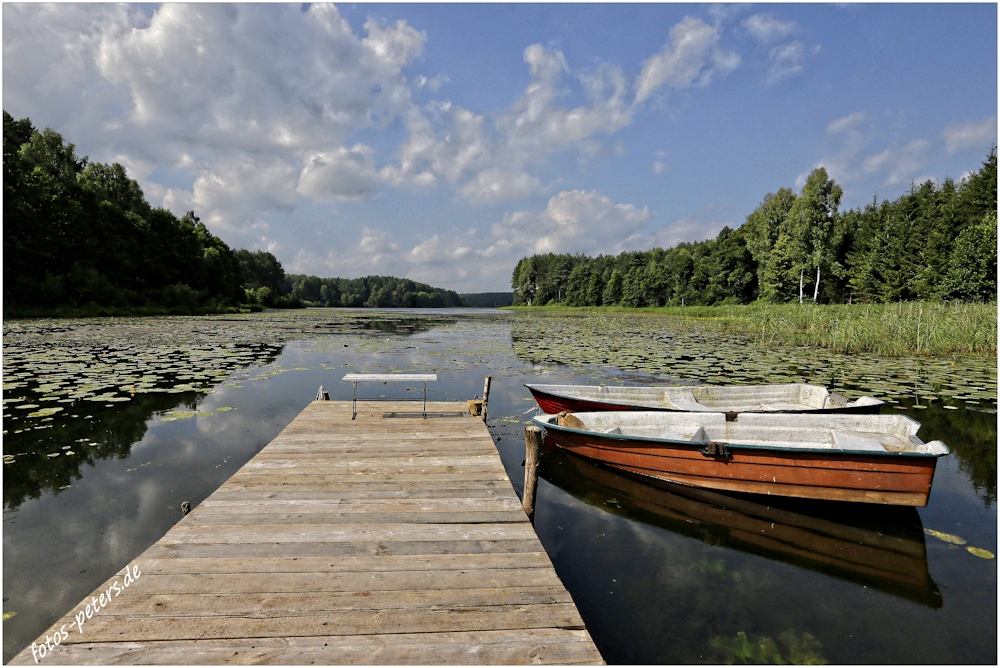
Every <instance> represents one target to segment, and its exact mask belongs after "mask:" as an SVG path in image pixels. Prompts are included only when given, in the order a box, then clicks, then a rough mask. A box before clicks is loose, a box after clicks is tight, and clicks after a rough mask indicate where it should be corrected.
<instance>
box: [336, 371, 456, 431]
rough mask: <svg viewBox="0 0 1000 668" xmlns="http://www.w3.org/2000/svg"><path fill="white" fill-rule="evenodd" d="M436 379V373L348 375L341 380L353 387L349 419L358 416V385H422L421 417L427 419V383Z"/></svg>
mask: <svg viewBox="0 0 1000 668" xmlns="http://www.w3.org/2000/svg"><path fill="white" fill-rule="evenodd" d="M437 379H438V377H437V374H436V373H349V374H347V375H346V376H344V377H343V379H342V380H343V382H345V383H351V384H352V385H353V386H354V403H353V404H352V406H351V408H352V415H351V419H352V420H353V419H354V418H356V417H357V416H358V383H383V384H385V383H411V384H416V383H423V384H424V410H423V416H424V417H427V383H431V382H434V381H436V380H437Z"/></svg>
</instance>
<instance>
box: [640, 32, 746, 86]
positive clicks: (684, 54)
mask: <svg viewBox="0 0 1000 668" xmlns="http://www.w3.org/2000/svg"><path fill="white" fill-rule="evenodd" d="M721 34H722V30H721V28H719V27H713V26H710V25H708V24H706V23H704V22H703V21H701V20H699V19H696V18H692V17H690V16H688V17H685V18H684V19H683V20H682V21H681V22H680V23H678V24H677V25H675V26H674V27H673V28H671V29H670V39H669V41H668V42H667V44H666V45H665V46H664V47H663V51H661V52H660V53H658V54H656V55H655V56H652V57H651V58H649V59H648V60H646V62H644V63H643V66H642V72H641V73H640V74H639V79H638V81H637V82H636V86H635V89H636V92H635V102H636V103H639V102H642V101H643V100H645V99H646V98H648V97H649V96H650V95H651V94H652V93H653V92H654V91H655V90H656V89H657V88H659V87H661V86H664V85H666V86H670V87H672V88H687V87H689V86H706V85H708V84H709V83H711V81H712V77H713V76H714V75H715V74H716V73H720V74H726V73H727V72H730V71H732V70H734V69H736V67H737V66H738V65H739V64H740V57H739V54H737V53H735V52H732V51H724V50H722V49H721V48H720V47H719V37H720V36H721Z"/></svg>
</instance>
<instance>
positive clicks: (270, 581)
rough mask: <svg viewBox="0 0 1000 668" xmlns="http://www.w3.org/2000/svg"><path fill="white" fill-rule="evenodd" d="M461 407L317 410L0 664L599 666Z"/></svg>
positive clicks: (496, 464) (324, 406)
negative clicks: (417, 411) (131, 577)
mask: <svg viewBox="0 0 1000 668" xmlns="http://www.w3.org/2000/svg"><path fill="white" fill-rule="evenodd" d="M465 409H466V405H465V403H454V402H452V403H445V402H430V403H428V404H427V409H426V410H427V411H428V415H429V416H430V417H428V418H426V419H425V418H421V417H417V418H413V417H394V418H386V417H383V414H384V413H386V412H394V411H413V403H412V402H399V403H392V404H387V403H384V402H382V403H371V402H365V403H361V402H359V404H358V410H359V414H358V417H357V419H356V420H351V402H349V401H348V402H342V401H314V402H313V403H311V404H310V405H309V406H308V407H307V408H306V409H305V410H303V411H302V413H301V414H299V416H298V417H296V418H295V420H293V421H292V423H291V424H289V425H288V427H286V428H285V430H284V431H282V432H281V434H279V435H278V437H277V438H276V439H274V441H272V442H271V443H269V444H268V445H267V446H266V447H265V448H264V449H263V450H261V451H260V452H259V453H258V454H257V455H256V456H255V457H254V458H253V459H251V460H250V461H249V462H247V463H246V465H245V466H243V468H241V469H240V470H239V471H238V472H237V473H236V474H235V475H234V476H233V477H232V478H230V479H229V480H228V481H227V482H226V483H225V484H223V485H222V487H220V488H219V489H218V490H217V491H216V492H215V493H214V494H212V495H211V496H209V497H208V498H207V499H206V500H205V501H204V502H203V503H201V504H200V505H198V506H197V507H196V508H194V510H193V511H192V512H191V513H190V514H189V515H187V516H186V517H184V518H183V519H181V520H180V521H179V522H178V523H177V524H176V525H175V526H174V527H173V528H172V529H171V530H170V531H168V532H167V534H166V535H165V536H164V537H163V538H162V539H160V540H159V541H158V542H156V543H155V544H154V545H153V546H152V547H150V548H149V549H148V550H146V551H145V552H144V553H143V554H142V555H140V556H139V557H138V558H137V559H135V560H134V561H133V562H132V564H130V565H129V566H128V567H127V568H133V569H134V568H136V567H137V568H138V571H139V576H138V578H136V579H135V581H134V582H132V583H131V584H130V585H129V586H128V587H123V578H124V575H125V569H123V570H122V571H121V572H120V573H119V574H117V575H116V576H115V577H113V578H111V579H110V580H109V581H108V582H107V583H106V584H104V585H102V586H101V587H100V588H99V589H98V590H97V591H95V592H94V594H93V597H95V598H96V599H98V600H97V603H98V604H102V603H103V605H102V606H101V609H100V610H98V611H96V612H94V611H93V607H95V606H92V609H91V611H90V612H92V613H93V616H92V617H91V618H89V619H87V618H86V612H87V610H86V605H87V603H90V602H91V601H92V597H91V596H88V597H87V598H86V600H85V601H83V602H81V603H80V604H79V605H78V606H76V607H74V608H73V609H72V610H71V611H69V612H68V613H67V615H66V616H65V617H64V618H62V619H60V620H59V621H57V622H56V623H55V624H54V625H53V626H52V628H50V629H49V630H48V631H47V632H46V633H45V634H42V636H41V637H40V639H39V641H36V654H35V655H34V656H33V654H32V647H31V646H29V647H27V648H26V649H25V650H24V651H22V652H21V653H20V654H18V655H17V656H16V657H15V658H14V659H13V661H12V662H11V663H21V664H23V663H28V664H34V663H36V657H37V655H38V647H37V645H39V644H44V643H45V642H46V636H48V637H49V638H50V639H51V638H53V636H54V634H57V633H59V632H60V630H64V632H65V633H64V634H61V635H60V636H59V637H60V638H62V640H61V642H60V644H59V646H55V645H54V643H52V641H51V640H50V641H49V645H51V646H52V647H53V649H52V650H46V652H45V656H44V657H43V658H40V659H39V660H38V663H62V664H104V663H128V664H138V663H155V664H168V663H173V664H216V663H286V664H287V663H290V664H308V663H318V664H350V663H361V664H488V663H515V664H529V663H530V664H546V663H547V664H552V663H555V664H577V663H602V659H601V655H600V653H599V652H598V650H597V648H596V646H595V645H594V643H593V641H592V640H591V637H590V634H589V633H588V632H587V630H586V629H585V628H584V625H583V620H582V619H581V618H580V614H579V612H578V611H577V609H576V606H575V605H574V603H573V600H572V598H571V597H570V595H569V592H567V591H566V589H565V587H564V586H563V584H562V582H561V581H560V580H559V578H558V576H557V575H556V572H555V570H554V568H553V566H552V563H551V561H550V560H549V558H548V555H546V553H545V550H544V549H543V547H542V545H541V543H540V542H539V540H538V537H537V536H536V535H535V532H534V529H533V528H532V526H531V524H530V523H529V522H528V520H527V517H526V516H525V514H524V511H523V510H522V509H521V503H520V501H519V500H518V498H517V495H516V494H515V493H514V490H513V488H512V487H511V483H510V481H509V480H508V478H507V475H506V473H505V472H504V468H503V465H502V464H501V462H500V457H499V455H498V453H497V450H496V447H495V446H494V444H493V440H492V438H491V437H490V435H489V433H488V431H487V429H486V427H485V425H484V424H483V422H482V420H481V419H480V418H477V417H471V416H464V417H457V416H454V415H452V416H447V417H441V416H437V415H436V414H445V413H454V412H457V411H462V412H464V411H465ZM116 583H117V585H118V588H119V590H120V593H115V590H114V586H115V584H116ZM109 590H110V591H109ZM102 592H104V593H105V594H106V595H107V598H106V599H105V600H103V601H101V600H100V595H101V593H102ZM81 612H83V613H84V614H83V615H82V617H83V619H84V623H83V629H82V632H80V631H79V630H78V629H77V627H76V626H75V625H74V623H75V622H76V621H77V619H78V618H79V617H81V615H79V613H81ZM63 625H65V626H63Z"/></svg>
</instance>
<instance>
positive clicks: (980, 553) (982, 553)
mask: <svg viewBox="0 0 1000 668" xmlns="http://www.w3.org/2000/svg"><path fill="white" fill-rule="evenodd" d="M965 549H966V550H968V551H969V553H970V554H974V555H976V556H977V557H979V558H980V559H995V558H996V555H995V554H993V553H992V552H990V551H989V550H984V549H983V548H981V547H972V546H969V547H966V548H965Z"/></svg>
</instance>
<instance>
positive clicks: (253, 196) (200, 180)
mask: <svg viewBox="0 0 1000 668" xmlns="http://www.w3.org/2000/svg"><path fill="white" fill-rule="evenodd" d="M296 181H297V170H296V169H295V167H294V166H292V165H289V164H287V163H286V162H284V161H282V160H276V159H268V160H265V159H262V158H261V157H260V156H243V157H234V158H226V159H220V160H218V161H216V162H215V164H214V165H213V167H212V169H206V170H202V171H201V172H200V173H199V174H198V176H197V178H196V179H195V181H194V185H193V187H192V189H191V190H190V191H188V190H184V189H181V188H170V189H168V190H167V191H166V193H165V194H164V197H163V206H164V207H166V208H167V209H169V210H171V211H172V212H174V213H175V214H177V215H183V214H184V213H185V212H187V211H190V210H194V211H195V212H196V213H197V214H198V216H199V217H200V218H201V219H202V221H203V222H204V223H205V224H206V225H208V226H209V227H211V228H213V229H216V230H218V229H223V230H245V229H248V228H254V227H260V226H261V225H262V221H261V213H262V212H265V211H285V212H291V211H292V210H293V209H294V208H295V202H296V197H295V184H296Z"/></svg>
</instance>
